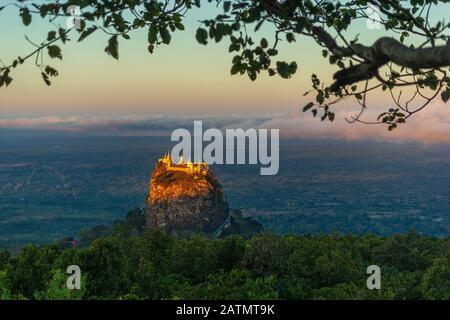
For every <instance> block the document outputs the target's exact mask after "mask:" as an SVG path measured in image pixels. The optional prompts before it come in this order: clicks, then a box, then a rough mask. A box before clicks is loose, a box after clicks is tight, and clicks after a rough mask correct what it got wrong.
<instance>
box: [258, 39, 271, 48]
mask: <svg viewBox="0 0 450 320" xmlns="http://www.w3.org/2000/svg"><path fill="white" fill-rule="evenodd" d="M260 44H261V48H263V49H265V48H267V47H268V46H269V43H268V42H267V40H266V38H262V39H261V43H260Z"/></svg>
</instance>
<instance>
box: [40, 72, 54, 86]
mask: <svg viewBox="0 0 450 320" xmlns="http://www.w3.org/2000/svg"><path fill="white" fill-rule="evenodd" d="M41 75H42V79H44V82H45V84H46V85H48V86H50V85H51V84H52V83H51V82H50V80H49V78H48V76H47V75H46V74H45V73H44V72H42V73H41Z"/></svg>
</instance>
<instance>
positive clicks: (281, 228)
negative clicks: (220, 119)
mask: <svg viewBox="0 0 450 320" xmlns="http://www.w3.org/2000/svg"><path fill="white" fill-rule="evenodd" d="M169 141H170V139H169V137H112V136H103V137H102V136H76V135H62V134H60V135H46V134H38V135H36V134H32V133H21V134H19V133H14V134H3V135H0V230H1V232H0V247H4V248H10V249H14V248H18V247H19V246H21V245H23V244H25V243H27V242H33V243H46V242H50V241H52V240H54V239H58V238H61V237H64V236H77V235H78V233H79V231H80V230H81V229H84V228H88V227H92V226H95V225H99V224H110V223H112V222H113V221H114V220H117V219H123V217H124V216H125V215H126V213H127V211H128V210H130V209H132V208H133V207H135V206H140V207H143V206H144V205H145V197H146V194H147V191H148V181H149V176H150V173H151V171H152V169H153V166H154V164H155V162H156V160H157V159H158V158H159V157H160V156H161V155H162V154H164V153H165V152H166V151H168V150H169V149H170V142H169ZM449 164H450V147H448V146H445V145H439V146H438V145H428V146H426V145H420V144H416V143H401V144H400V143H399V144H395V143H386V142H383V143H381V142H364V141H359V142H335V141H298V140H296V141H290V140H282V141H281V152H280V172H279V174H278V175H275V176H260V175H259V166H249V165H239V166H238V165H234V166H229V165H215V166H213V170H214V172H216V174H217V175H218V177H219V179H220V180H221V181H222V184H223V186H224V190H225V193H226V196H227V198H228V201H229V203H230V207H231V208H232V209H240V210H242V211H243V212H244V213H245V214H247V215H252V216H254V217H256V218H257V219H258V220H259V221H260V222H261V223H263V225H264V227H265V228H266V229H268V230H273V231H274V232H277V233H289V232H292V233H300V234H304V233H314V234H316V233H329V232H332V231H339V232H342V233H356V234H364V233H367V232H372V233H375V234H380V235H390V234H393V233H397V232H401V233H403V232H406V231H408V230H413V229H414V230H416V231H417V232H419V233H421V234H426V235H432V236H438V237H443V236H449V235H450V223H449V222H450V186H449V184H448V181H449V178H450V177H449V175H450V173H449V171H448V170H447V168H448V165H449Z"/></svg>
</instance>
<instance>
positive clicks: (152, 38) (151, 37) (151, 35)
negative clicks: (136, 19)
mask: <svg viewBox="0 0 450 320" xmlns="http://www.w3.org/2000/svg"><path fill="white" fill-rule="evenodd" d="M157 40H158V27H157V26H156V25H155V24H152V25H151V27H150V28H149V29H148V43H151V44H153V43H155V42H156V41H157Z"/></svg>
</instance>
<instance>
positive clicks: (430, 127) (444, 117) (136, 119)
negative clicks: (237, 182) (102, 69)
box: [0, 102, 450, 143]
mask: <svg viewBox="0 0 450 320" xmlns="http://www.w3.org/2000/svg"><path fill="white" fill-rule="evenodd" d="M378 113H379V111H376V110H375V111H369V110H368V111H367V112H366V114H365V117H366V118H370V119H376V117H377V115H378ZM354 114H355V112H349V111H347V110H343V109H342V110H340V111H339V110H336V120H335V121H334V122H332V123H331V122H329V121H325V122H321V121H320V119H318V118H313V117H312V115H311V113H303V112H302V111H301V110H300V109H296V110H293V111H291V112H289V113H287V114H269V115H258V116H255V117H249V116H246V117H242V116H240V115H237V114H233V115H222V114H214V115H201V116H189V117H185V116H179V117H176V116H166V115H154V116H147V117H143V116H127V117H121V118H109V119H105V118H100V117H38V118H11V119H6V118H0V129H1V131H2V132H5V131H6V132H13V131H17V130H19V131H20V130H41V131H52V132H67V133H86V134H102V135H109V134H117V135H121V134H123V135H150V136H151V135H154V136H161V135H170V133H171V132H172V130H174V129H176V128H187V129H192V127H193V121H194V120H203V123H204V127H205V128H208V127H214V128H221V129H223V128H269V129H270V128H273V129H280V136H281V137H282V138H299V139H341V140H368V139H370V140H381V141H392V142H398V141H400V142H401V141H418V142H424V143H434V142H450V110H448V106H446V105H445V104H443V103H442V102H440V103H438V102H435V103H434V104H432V105H430V106H429V107H428V108H427V109H425V110H423V111H422V112H419V113H418V114H416V115H415V116H414V117H413V118H411V119H409V121H407V123H406V124H403V125H400V126H399V127H398V128H397V129H395V130H394V131H391V132H389V131H388V130H387V127H386V126H384V125H366V124H361V123H354V124H349V123H347V122H346V121H345V119H346V118H350V117H351V116H353V115H354Z"/></svg>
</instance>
